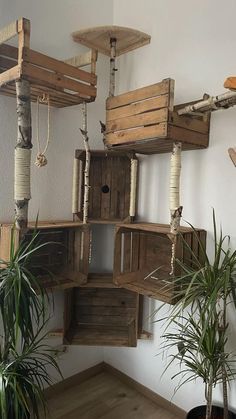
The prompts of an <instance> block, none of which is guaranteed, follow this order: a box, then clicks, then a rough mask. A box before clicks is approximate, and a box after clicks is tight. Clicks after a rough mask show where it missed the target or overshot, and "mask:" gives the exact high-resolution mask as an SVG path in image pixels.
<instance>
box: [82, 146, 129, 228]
mask: <svg viewBox="0 0 236 419" xmlns="http://www.w3.org/2000/svg"><path fill="white" fill-rule="evenodd" d="M75 156H76V157H77V158H79V159H80V160H81V161H82V162H84V158H85V155H84V152H83V150H76V153H75ZM130 159H131V156H130V155H129V154H128V153H119V152H118V153H117V154H116V153H114V152H111V153H109V152H106V151H105V150H104V151H101V150H100V151H99V152H98V151H96V150H95V151H93V150H92V151H91V163H90V197H89V221H93V220H96V221H104V222H106V221H107V222H109V221H114V222H119V221H124V220H125V219H127V217H129V205H130V170H131V169H130ZM82 189H83V182H82ZM82 192H83V190H82Z"/></svg>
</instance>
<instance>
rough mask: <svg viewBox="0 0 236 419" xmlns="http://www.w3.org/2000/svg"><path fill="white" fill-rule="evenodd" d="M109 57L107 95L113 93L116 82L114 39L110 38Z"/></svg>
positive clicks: (112, 94)
mask: <svg viewBox="0 0 236 419" xmlns="http://www.w3.org/2000/svg"><path fill="white" fill-rule="evenodd" d="M110 42H111V57H110V87H109V96H114V95H115V84H116V39H115V38H111V41H110Z"/></svg>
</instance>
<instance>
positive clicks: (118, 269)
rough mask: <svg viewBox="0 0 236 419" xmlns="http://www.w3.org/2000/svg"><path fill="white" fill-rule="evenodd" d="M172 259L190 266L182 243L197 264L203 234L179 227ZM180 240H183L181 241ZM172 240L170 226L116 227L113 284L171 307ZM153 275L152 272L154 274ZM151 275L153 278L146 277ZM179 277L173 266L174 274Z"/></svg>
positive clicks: (177, 268)
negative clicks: (194, 257) (194, 256)
mask: <svg viewBox="0 0 236 419" xmlns="http://www.w3.org/2000/svg"><path fill="white" fill-rule="evenodd" d="M180 233H181V236H180V235H179V236H178V238H177V245H176V253H175V258H176V259H179V260H181V261H182V262H184V263H186V264H188V265H189V266H194V259H193V257H192V254H191V252H190V251H189V250H188V247H187V246H186V245H185V242H186V243H187V244H188V245H189V246H190V248H191V249H192V251H193V252H194V254H195V255H196V257H197V258H198V259H199V260H201V250H200V246H199V240H201V241H202V243H203V246H204V247H205V244H206V232H205V231H204V230H200V229H197V230H196V232H195V233H194V231H193V230H192V229H191V228H187V227H181V228H180ZM182 237H183V239H182ZM171 255H172V236H171V234H170V226H169V225H163V224H153V223H150V224H149V223H134V224H123V225H119V226H117V227H116V237H115V250H114V283H115V284H116V285H117V286H121V287H123V288H125V289H128V290H131V291H134V292H138V293H139V294H142V295H146V296H148V297H152V298H156V299H158V300H160V301H163V302H167V303H169V304H172V303H174V302H175V299H176V293H177V291H178V289H176V287H175V286H174V284H173V282H172V279H171V277H170V271H171ZM154 271H155V272H154ZM152 272H153V275H150V274H151V273H152ZM180 273H181V269H180V266H179V264H177V263H175V274H176V275H178V274H180Z"/></svg>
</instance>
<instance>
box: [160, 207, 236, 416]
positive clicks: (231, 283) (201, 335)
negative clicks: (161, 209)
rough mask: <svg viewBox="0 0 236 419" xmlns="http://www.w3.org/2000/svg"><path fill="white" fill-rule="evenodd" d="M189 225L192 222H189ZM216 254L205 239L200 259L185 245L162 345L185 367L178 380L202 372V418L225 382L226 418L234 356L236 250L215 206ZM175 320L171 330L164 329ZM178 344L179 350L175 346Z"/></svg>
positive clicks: (185, 380) (209, 412)
mask: <svg viewBox="0 0 236 419" xmlns="http://www.w3.org/2000/svg"><path fill="white" fill-rule="evenodd" d="M191 227H192V228H193V229H194V227H193V226H191ZM213 231H214V240H213V244H214V255H213V258H212V260H211V259H210V257H209V256H208V254H207V251H206V250H205V247H204V245H203V243H202V242H201V241H200V239H199V238H198V235H197V232H196V231H195V229H194V234H195V235H196V238H197V240H198V245H199V248H200V251H201V260H198V259H197V257H196V256H195V254H194V253H193V251H192V250H191V248H190V246H189V245H188V243H186V242H185V241H184V239H182V240H183V241H184V246H185V247H186V249H187V251H188V253H189V256H190V257H189V261H187V262H185V263H182V262H181V261H177V262H178V263H179V265H180V266H181V271H182V273H181V275H180V276H179V277H177V278H174V279H173V281H174V283H175V285H176V286H177V288H178V291H177V295H176V303H175V305H174V306H173V308H172V310H171V311H170V314H169V315H168V317H167V318H165V320H166V321H167V323H166V324H167V329H166V331H165V333H164V335H163V338H164V347H165V348H168V349H169V350H170V349H172V350H173V352H172V353H171V354H170V356H171V362H173V360H174V359H175V360H178V361H179V362H180V365H181V367H183V371H182V372H181V371H180V373H177V375H180V374H183V380H182V381H181V385H182V384H183V383H185V382H187V381H189V380H192V379H195V378H196V377H200V378H202V379H203V381H204V383H205V386H206V401H207V409H206V418H207V419H210V418H211V410H212V389H213V387H214V386H215V385H216V384H217V383H222V385H223V404H224V419H228V417H229V416H228V394H227V388H228V383H229V381H230V380H232V379H233V378H234V377H235V375H236V371H235V369H234V363H235V358H234V356H233V354H231V353H230V352H227V349H226V346H227V345H226V344H227V331H228V319H227V308H228V306H229V305H232V306H234V307H236V250H234V251H232V250H231V249H230V239H229V237H228V236H223V234H222V230H221V229H220V232H219V233H218V231H217V227H216V218H215V213H214V211H213ZM169 326H173V327H174V328H175V332H174V333H172V332H168V330H169V329H168V327H169ZM174 348H175V349H176V350H177V352H176V351H175V350H174Z"/></svg>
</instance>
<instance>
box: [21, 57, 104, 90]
mask: <svg viewBox="0 0 236 419" xmlns="http://www.w3.org/2000/svg"><path fill="white" fill-rule="evenodd" d="M27 58H28V61H29V63H30V64H35V65H37V66H40V67H44V68H46V69H49V70H52V71H55V72H57V73H61V74H64V75H65V76H70V77H73V78H75V79H79V80H81V81H84V82H86V83H93V84H96V83H97V76H96V75H94V74H91V73H89V72H87V71H84V70H80V69H78V68H76V67H74V66H72V65H69V64H67V63H65V62H63V61H59V60H56V59H55V58H51V57H49V56H47V55H44V54H42V53H40V52H37V51H33V50H31V49H30V50H29V51H28V54H27Z"/></svg>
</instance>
